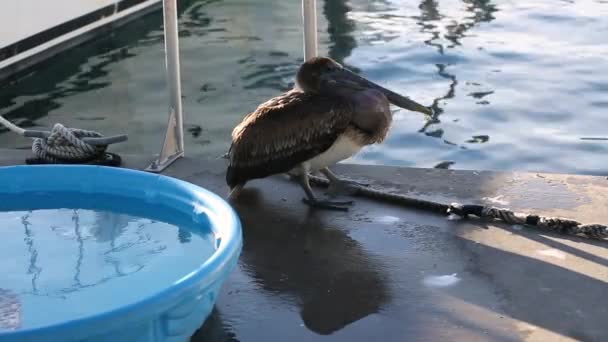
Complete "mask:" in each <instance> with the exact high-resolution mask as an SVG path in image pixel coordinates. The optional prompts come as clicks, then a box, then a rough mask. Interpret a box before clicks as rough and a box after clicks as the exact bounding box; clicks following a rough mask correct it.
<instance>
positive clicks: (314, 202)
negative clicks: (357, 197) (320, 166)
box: [299, 172, 354, 211]
mask: <svg viewBox="0 0 608 342" xmlns="http://www.w3.org/2000/svg"><path fill="white" fill-rule="evenodd" d="M299 182H300V186H301V187H302V189H304V192H306V197H307V198H303V199H302V202H304V203H306V204H308V205H309V206H310V207H312V208H318V209H329V210H340V211H348V208H347V207H345V206H348V205H352V204H353V203H354V202H353V201H328V200H319V199H317V198H316V197H315V195H314V193H313V192H312V189H311V188H310V183H309V181H308V174H307V173H305V172H303V173H302V174H301V175H299Z"/></svg>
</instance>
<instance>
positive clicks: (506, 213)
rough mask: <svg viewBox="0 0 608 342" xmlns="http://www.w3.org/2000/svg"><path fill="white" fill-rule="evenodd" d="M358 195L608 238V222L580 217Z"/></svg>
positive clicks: (370, 192) (365, 190)
mask: <svg viewBox="0 0 608 342" xmlns="http://www.w3.org/2000/svg"><path fill="white" fill-rule="evenodd" d="M309 179H310V182H311V183H312V184H316V185H320V186H324V187H327V186H329V180H327V179H325V178H322V177H319V176H314V175H309ZM355 189H356V191H355V193H354V195H355V196H357V195H358V196H362V197H368V198H372V199H378V200H383V201H386V202H389V203H392V204H397V205H404V206H408V207H413V208H417V209H421V210H427V211H432V212H435V213H439V214H443V215H446V216H447V215H457V216H460V217H462V218H467V217H468V216H470V215H474V216H477V217H479V218H482V219H489V220H498V221H502V222H504V223H508V224H518V225H522V226H533V227H537V228H540V229H544V230H547V231H552V232H556V233H560V234H567V235H582V236H586V237H589V238H594V239H606V238H608V226H606V225H603V224H582V223H580V222H578V221H574V220H570V219H565V218H559V217H545V216H538V215H531V214H524V213H515V212H513V211H511V210H509V209H504V208H496V207H491V206H484V205H477V204H461V203H451V204H445V203H439V202H434V201H427V200H422V199H417V198H411V197H408V196H405V195H402V194H397V193H392V192H388V191H381V190H378V189H373V188H370V187H366V186H355Z"/></svg>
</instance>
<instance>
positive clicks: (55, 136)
mask: <svg viewBox="0 0 608 342" xmlns="http://www.w3.org/2000/svg"><path fill="white" fill-rule="evenodd" d="M0 123H1V124H2V125H4V126H5V127H6V128H8V129H9V130H11V131H12V132H14V133H17V134H19V135H22V136H24V137H29V138H33V139H34V142H33V143H32V152H33V153H34V156H35V158H36V159H37V160H38V161H42V162H45V163H62V162H65V163H78V162H86V161H91V160H94V159H99V158H102V157H104V154H105V152H106V150H107V148H108V145H110V144H114V143H118V142H122V141H125V140H127V135H116V136H111V137H104V136H103V135H102V134H101V133H99V132H95V131H90V130H85V129H79V128H69V127H65V126H64V125H62V124H59V123H56V124H55V125H54V126H53V129H52V130H51V131H50V132H48V131H36V130H25V129H23V128H21V127H19V126H16V125H15V124H13V123H12V122H10V121H8V120H7V119H5V118H4V117H2V116H1V115H0Z"/></svg>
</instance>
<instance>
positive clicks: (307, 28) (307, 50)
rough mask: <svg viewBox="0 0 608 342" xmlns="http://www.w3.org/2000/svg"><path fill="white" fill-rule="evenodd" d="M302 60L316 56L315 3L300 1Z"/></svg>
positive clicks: (312, 1)
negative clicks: (302, 26)
mask: <svg viewBox="0 0 608 342" xmlns="http://www.w3.org/2000/svg"><path fill="white" fill-rule="evenodd" d="M302 21H303V23H304V60H308V59H310V58H312V57H315V56H317V1H316V0H302Z"/></svg>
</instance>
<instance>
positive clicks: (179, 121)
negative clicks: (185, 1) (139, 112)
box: [146, 0, 318, 172]
mask: <svg viewBox="0 0 608 342" xmlns="http://www.w3.org/2000/svg"><path fill="white" fill-rule="evenodd" d="M163 21H164V39H165V60H166V70H167V82H168V88H169V101H170V103H169V119H168V122H167V129H166V132H165V138H164V141H163V145H162V147H161V151H160V153H159V156H158V158H157V159H156V160H154V161H153V162H152V163H151V164H150V165H149V166H148V167H147V168H146V171H150V172H162V171H163V170H164V169H166V168H167V167H168V166H169V165H171V164H172V163H173V162H174V161H175V160H177V159H179V158H180V157H182V156H184V153H185V151H184V127H183V122H184V121H183V111H182V97H181V85H180V67H179V66H180V59H179V37H178V20H177V0H163ZM302 27H303V29H302V31H303V35H304V58H305V59H309V58H311V57H314V56H316V55H317V51H318V46H317V42H318V39H317V4H316V0H302Z"/></svg>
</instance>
